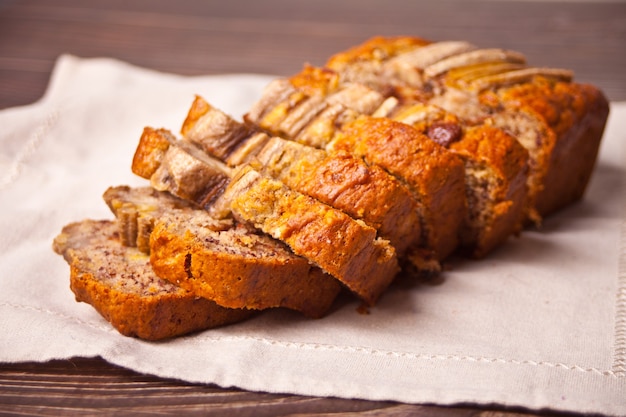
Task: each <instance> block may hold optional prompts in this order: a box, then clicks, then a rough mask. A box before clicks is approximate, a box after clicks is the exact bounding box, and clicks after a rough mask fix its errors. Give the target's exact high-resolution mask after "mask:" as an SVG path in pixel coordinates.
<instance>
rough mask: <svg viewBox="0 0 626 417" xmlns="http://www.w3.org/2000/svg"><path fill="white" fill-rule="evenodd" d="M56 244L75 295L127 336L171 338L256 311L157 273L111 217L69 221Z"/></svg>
mask: <svg viewBox="0 0 626 417" xmlns="http://www.w3.org/2000/svg"><path fill="white" fill-rule="evenodd" d="M53 248H54V250H55V252H57V253H58V254H60V255H63V257H64V258H65V260H66V261H67V262H68V264H69V265H70V288H71V290H72V291H73V292H74V294H75V296H76V300H77V301H79V302H85V303H88V304H90V305H92V306H93V307H94V308H95V309H96V311H98V313H100V315H102V316H103V317H104V318H105V319H106V320H107V321H109V322H110V323H111V325H112V326H113V327H114V328H115V329H117V330H118V331H119V332H120V333H121V334H123V335H125V336H133V337H138V338H141V339H145V340H161V339H167V338H171V337H175V336H180V335H183V334H187V333H191V332H195V331H199V330H204V329H209V328H213V327H217V326H222V325H226V324H231V323H235V322H238V321H242V320H244V319H246V318H249V317H251V316H252V315H253V314H254V312H253V311H250V310H235V309H228V308H224V307H221V306H218V305H217V304H216V303H214V302H213V301H210V300H207V299H204V298H199V297H197V296H196V295H194V294H193V293H191V292H189V291H186V290H184V289H182V288H180V287H177V286H175V285H173V284H171V283H170V282H168V281H166V280H163V279H161V278H159V277H158V276H157V275H156V274H155V273H154V271H153V270H152V268H151V266H150V260H149V257H148V255H146V254H144V253H142V252H141V251H139V250H138V249H136V248H132V247H127V246H123V245H122V243H121V241H120V238H119V233H118V229H117V225H115V224H114V223H113V222H111V221H108V220H100V221H98V220H84V221H82V222H76V223H71V224H68V225H67V226H65V227H64V228H63V230H62V232H61V233H60V234H59V235H58V236H57V237H56V238H55V239H54V243H53Z"/></svg>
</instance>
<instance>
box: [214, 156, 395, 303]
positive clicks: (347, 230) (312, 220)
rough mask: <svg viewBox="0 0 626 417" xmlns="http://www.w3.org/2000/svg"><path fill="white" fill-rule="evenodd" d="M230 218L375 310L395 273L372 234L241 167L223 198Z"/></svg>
mask: <svg viewBox="0 0 626 417" xmlns="http://www.w3.org/2000/svg"><path fill="white" fill-rule="evenodd" d="M222 198H223V199H224V200H225V201H227V202H229V206H230V209H231V210H232V212H233V214H234V215H235V216H236V217H237V218H240V219H243V220H245V221H248V222H250V223H252V224H254V225H255V227H257V228H259V229H261V230H263V231H264V232H265V233H268V234H269V235H271V236H273V237H274V238H276V239H279V240H282V241H284V242H285V243H287V245H289V247H290V248H291V249H292V250H293V252H294V253H296V254H298V255H301V256H303V257H305V258H307V259H309V261H311V262H312V263H313V264H315V265H318V266H319V267H320V268H322V269H323V270H324V271H326V272H327V273H329V274H331V275H333V276H334V277H335V278H337V279H338V280H340V281H341V282H342V283H343V284H345V285H346V286H347V287H348V288H349V289H350V290H351V291H353V292H354V293H355V294H357V295H358V296H359V297H360V298H362V299H363V300H364V301H365V302H366V303H367V304H370V305H373V304H374V303H375V302H376V300H377V299H378V297H379V296H380V295H381V294H382V292H383V291H384V290H385V289H386V288H387V286H388V285H389V284H390V283H391V281H392V280H393V278H394V277H395V275H396V273H397V272H398V269H399V268H398V260H397V257H396V253H395V250H394V249H393V247H392V246H391V245H390V244H389V242H388V241H386V240H382V239H379V238H377V237H376V230H375V229H373V228H371V227H369V226H367V225H365V224H364V223H363V222H361V221H358V220H354V219H352V218H351V217H349V216H348V215H346V214H344V213H343V212H341V211H339V210H336V209H333V208H332V207H330V206H328V205H326V204H323V203H321V202H320V201H318V200H316V199H314V198H312V197H309V196H306V195H304V194H301V193H298V192H296V191H293V190H291V189H290V188H288V187H287V186H286V185H284V184H283V183H282V182H280V181H278V180H274V179H272V178H270V177H269V176H263V175H261V174H260V173H259V172H257V171H255V170H254V169H252V168H251V167H249V166H245V167H242V168H241V169H240V170H239V171H238V173H237V174H236V175H235V177H234V178H233V181H232V182H231V183H230V184H229V186H228V188H227V189H226V191H225V193H224V195H223V197H222Z"/></svg>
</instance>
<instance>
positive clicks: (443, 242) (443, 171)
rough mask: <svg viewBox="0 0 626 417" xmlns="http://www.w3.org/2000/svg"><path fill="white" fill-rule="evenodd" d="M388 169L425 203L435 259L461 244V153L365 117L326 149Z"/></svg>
mask: <svg viewBox="0 0 626 417" xmlns="http://www.w3.org/2000/svg"><path fill="white" fill-rule="evenodd" d="M328 149H329V150H331V151H333V152H336V151H339V150H345V151H347V152H350V153H352V154H354V155H357V156H361V157H363V158H364V159H365V160H366V161H367V162H368V163H369V164H372V165H378V166H381V167H383V168H384V169H386V170H387V171H388V172H390V173H391V174H392V175H394V176H396V177H397V178H398V179H400V180H401V181H404V182H405V183H406V184H407V185H408V186H409V188H410V189H411V190H412V191H413V192H414V195H415V197H416V199H417V200H418V201H419V202H420V205H421V210H422V212H421V216H422V231H423V233H425V239H426V246H427V247H428V248H432V249H433V251H434V252H435V256H436V258H437V259H444V258H445V257H447V256H448V255H450V254H451V253H452V252H453V251H454V250H455V249H456V248H457V246H458V244H459V232H460V230H461V227H462V225H463V222H464V220H465V216H466V212H467V201H466V197H465V168H464V165H463V161H462V160H461V158H460V157H459V156H458V155H455V154H454V153H452V152H450V151H448V150H447V149H445V148H444V147H442V146H441V145H439V144H437V143H435V142H434V141H432V140H430V139H429V138H428V137H426V136H425V135H422V134H420V133H419V132H418V131H417V130H416V129H414V128H413V127H411V126H408V125H406V124H403V123H399V122H395V121H393V120H390V119H385V118H374V117H369V116H361V117H359V118H358V119H356V120H355V121H354V122H351V123H347V124H345V125H344V126H342V128H341V131H340V133H339V134H338V135H336V136H335V138H334V139H333V141H332V142H331V143H330V144H329V145H328Z"/></svg>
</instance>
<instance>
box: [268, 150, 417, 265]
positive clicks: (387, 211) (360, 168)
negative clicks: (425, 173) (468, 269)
mask: <svg viewBox="0 0 626 417" xmlns="http://www.w3.org/2000/svg"><path fill="white" fill-rule="evenodd" d="M258 160H259V162H260V164H261V165H262V172H263V173H266V174H268V175H270V176H271V177H273V178H276V179H278V180H280V181H282V182H283V183H285V184H286V185H287V186H288V187H290V188H292V189H294V190H296V191H298V192H301V193H303V194H306V195H309V196H311V197H313V198H316V199H317V200H319V201H321V202H323V203H325V204H328V205H329V206H332V207H334V208H336V209H338V210H341V211H343V212H345V213H346V214H348V215H349V216H351V217H352V218H354V219H360V220H363V221H364V222H365V223H366V224H367V225H369V226H371V227H373V228H375V229H376V230H377V231H378V235H379V236H380V237H382V238H383V239H387V240H389V241H390V243H391V244H392V245H393V246H394V247H395V249H396V252H397V253H398V256H399V257H402V256H403V255H404V254H405V252H406V250H407V249H408V248H409V247H411V246H415V245H417V244H419V243H420V242H421V228H420V227H421V226H420V219H419V216H418V212H417V203H416V201H415V200H414V198H413V196H412V195H411V193H410V192H409V190H408V189H407V188H406V187H405V186H404V185H403V184H402V183H401V182H400V181H398V180H397V179H396V178H395V177H393V176H391V175H389V174H388V173H387V172H386V171H384V170H383V169H382V168H380V167H378V166H376V165H373V166H372V165H367V164H366V163H365V161H363V160H362V159H361V158H358V157H355V156H354V155H352V154H349V153H346V152H337V153H333V154H328V153H327V152H325V151H322V150H319V149H313V148H310V147H309V146H305V145H301V144H298V143H295V142H291V141H287V140H284V139H280V138H272V139H271V140H270V141H269V142H268V144H267V145H266V146H265V147H264V148H263V150H261V152H259V154H258Z"/></svg>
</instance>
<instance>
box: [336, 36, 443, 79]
mask: <svg viewBox="0 0 626 417" xmlns="http://www.w3.org/2000/svg"><path fill="white" fill-rule="evenodd" d="M430 43H431V42H430V41H427V40H425V39H420V38H416V37H411V36H393V37H383V36H375V37H373V38H371V39H368V40H366V41H365V42H363V43H362V44H360V45H357V46H354V47H352V48H349V49H347V50H345V51H342V52H338V53H336V54H334V55H333V56H331V57H330V59H328V61H327V62H326V65H325V66H326V67H328V68H330V69H332V70H335V71H341V70H342V69H343V68H344V67H345V66H346V65H353V64H354V63H355V62H358V61H368V62H371V61H380V62H382V61H384V60H386V59H387V58H389V57H391V56H395V55H398V54H401V53H403V52H408V51H411V50H414V49H415V48H418V47H420V46H425V45H428V44H430Z"/></svg>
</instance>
